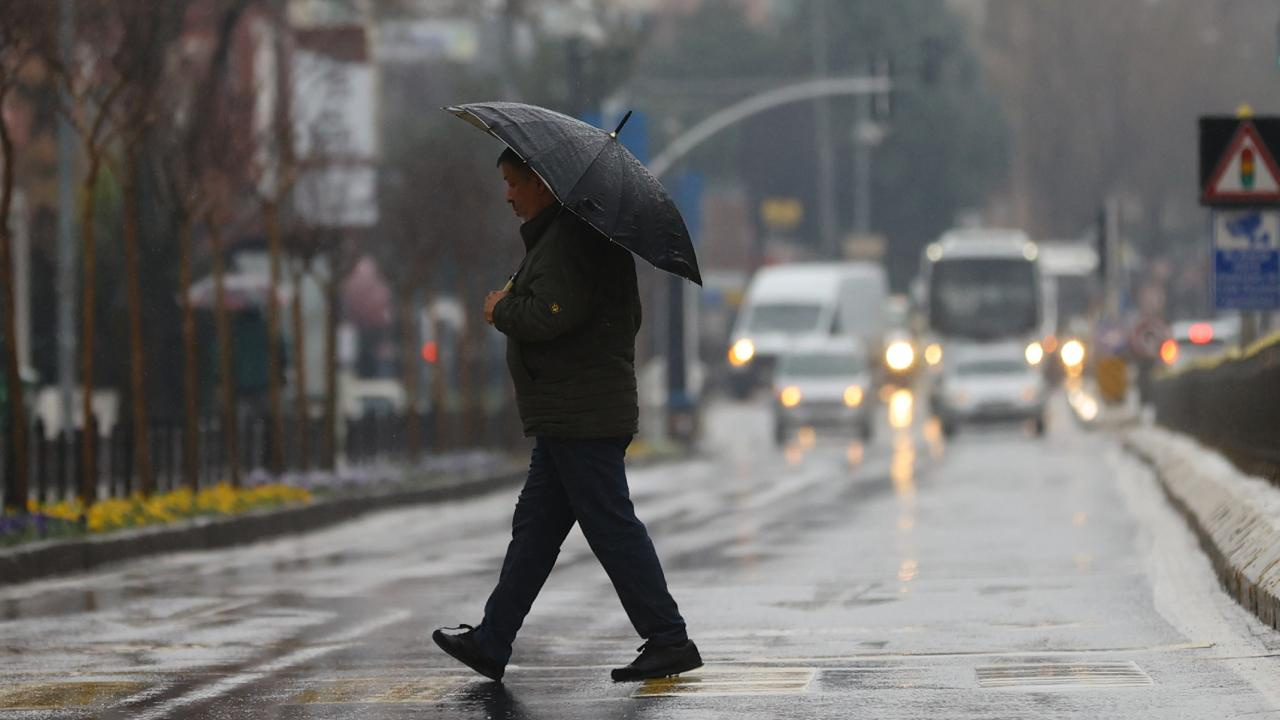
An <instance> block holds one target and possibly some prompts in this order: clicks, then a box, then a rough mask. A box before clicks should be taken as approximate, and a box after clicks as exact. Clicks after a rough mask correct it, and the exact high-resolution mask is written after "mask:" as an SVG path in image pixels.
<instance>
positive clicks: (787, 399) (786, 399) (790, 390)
mask: <svg viewBox="0 0 1280 720" xmlns="http://www.w3.org/2000/svg"><path fill="white" fill-rule="evenodd" d="M800 399H801V395H800V388H798V387H796V386H795V385H788V386H787V387H784V388H782V392H780V393H778V402H780V403H782V407H785V408H793V407H795V406H797V405H799V404H800Z"/></svg>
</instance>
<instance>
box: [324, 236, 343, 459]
mask: <svg viewBox="0 0 1280 720" xmlns="http://www.w3.org/2000/svg"><path fill="white" fill-rule="evenodd" d="M341 254H342V250H341V248H334V250H333V252H332V253H330V256H329V277H327V278H325V318H324V450H323V451H322V453H321V461H322V462H323V463H324V468H325V469H326V470H330V471H332V470H333V469H334V466H335V464H336V460H337V454H338V447H337V445H338V440H337V436H336V433H337V427H338V314H339V313H338V311H339V307H338V303H339V288H340V283H341V282H342V274H341V273H340V272H339V266H340V264H341V261H342V258H341Z"/></svg>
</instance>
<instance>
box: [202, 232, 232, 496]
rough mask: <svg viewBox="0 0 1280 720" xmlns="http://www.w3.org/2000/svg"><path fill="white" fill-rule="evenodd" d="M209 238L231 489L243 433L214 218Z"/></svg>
mask: <svg viewBox="0 0 1280 720" xmlns="http://www.w3.org/2000/svg"><path fill="white" fill-rule="evenodd" d="M208 223H209V237H210V239H211V240H212V243H213V304H214V315H215V318H214V322H215V323H216V324H217V326H218V330H217V332H218V376H219V379H220V381H221V385H222V437H223V443H224V444H225V446H226V449H227V470H228V472H230V473H231V478H230V480H231V486H232V487H239V486H240V450H239V445H240V430H239V427H238V426H239V422H238V419H237V418H238V416H237V413H236V378H235V369H234V368H233V366H232V356H233V352H234V350H235V347H234V343H235V338H234V337H233V336H232V334H231V317H230V315H229V314H228V312H227V290H226V283H225V282H224V278H225V276H226V267H225V265H226V259H225V258H224V257H223V254H222V228H221V227H220V226H219V225H218V223H217V221H216V220H214V219H213V218H212V217H210V218H209V219H208Z"/></svg>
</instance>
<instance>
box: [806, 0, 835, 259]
mask: <svg viewBox="0 0 1280 720" xmlns="http://www.w3.org/2000/svg"><path fill="white" fill-rule="evenodd" d="M811 2H812V4H813V12H812V14H811V16H810V17H811V19H812V23H813V45H812V48H813V75H814V78H815V79H817V80H822V79H825V78H826V77H827V75H828V74H829V72H828V66H827V65H828V62H827V61H828V55H829V53H828V52H827V0H811ZM813 139H814V152H815V153H817V157H816V159H817V161H818V223H819V225H821V227H819V228H818V230H819V238H820V240H821V242H822V247H821V250H822V253H823V254H825V255H826V256H828V257H837V256H838V255H839V254H840V253H839V248H838V247H837V245H836V238H837V233H836V198H835V150H834V148H833V147H832V142H831V100H830V99H829V98H827V97H825V96H824V97H820V98H817V99H816V100H815V101H814V135H813Z"/></svg>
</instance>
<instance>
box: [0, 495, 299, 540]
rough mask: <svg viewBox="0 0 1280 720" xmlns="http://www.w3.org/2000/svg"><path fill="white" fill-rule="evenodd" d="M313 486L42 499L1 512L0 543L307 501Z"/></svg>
mask: <svg viewBox="0 0 1280 720" xmlns="http://www.w3.org/2000/svg"><path fill="white" fill-rule="evenodd" d="M311 500H312V495H311V492H310V491H308V490H305V489H303V488H298V487H291V486H288V485H282V484H268V485H259V486H256V487H239V488H236V487H232V486H231V485H229V484H226V483H222V484H219V485H215V486H213V487H210V488H205V489H203V490H200V491H199V492H192V491H191V490H190V489H187V488H183V489H180V490H174V491H173V492H167V493H163V494H159V495H152V496H151V497H143V496H142V495H133V496H131V497H128V498H121V499H109V500H100V501H98V502H96V503H94V504H93V505H92V506H90V507H89V508H88V510H87V511H86V510H85V508H84V506H83V505H82V504H81V503H80V501H79V500H64V501H62V502H58V503H53V504H47V505H41V504H39V503H37V502H35V501H34V500H33V501H31V502H29V503H28V504H27V512H26V513H5V514H4V515H3V516H0V546H6V545H16V544H18V543H22V542H27V541H31V540H40V539H48V538H64V537H75V536H78V535H83V534H85V533H103V532H110V531H112V530H119V529H122V528H132V527H142V526H144V525H157V524H164V523H171V522H174V521H177V520H181V519H184V518H193V517H222V516H230V515H239V514H241V513H245V512H248V511H250V510H261V509H269V508H276V507H284V506H286V505H301V504H306V503H309V502H311Z"/></svg>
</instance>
